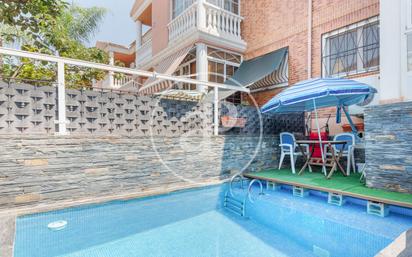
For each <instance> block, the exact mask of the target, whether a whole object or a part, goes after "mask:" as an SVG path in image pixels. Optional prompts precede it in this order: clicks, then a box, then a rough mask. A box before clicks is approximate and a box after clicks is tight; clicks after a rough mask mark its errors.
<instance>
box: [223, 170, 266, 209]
mask: <svg viewBox="0 0 412 257" xmlns="http://www.w3.org/2000/svg"><path fill="white" fill-rule="evenodd" d="M236 178H240V188H241V189H242V191H244V186H243V182H244V180H245V178H244V177H243V176H242V174H236V175H234V176H233V177H232V178H231V179H230V183H229V190H227V191H226V193H225V198H224V201H223V206H224V207H225V208H226V209H227V210H228V211H230V212H232V213H235V214H237V215H239V216H241V217H246V201H247V200H249V201H250V202H251V203H253V202H254V201H255V200H254V199H253V197H252V186H253V184H254V183H258V184H259V187H260V192H259V195H263V185H262V182H261V181H260V180H258V179H253V180H251V181H250V183H249V186H248V189H247V191H246V194H244V196H243V198H242V199H238V198H237V197H236V196H235V194H234V193H233V182H234V180H235V179H236Z"/></svg>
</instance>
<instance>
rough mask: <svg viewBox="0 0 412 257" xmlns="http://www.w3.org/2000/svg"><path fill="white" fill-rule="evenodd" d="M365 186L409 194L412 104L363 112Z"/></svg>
mask: <svg viewBox="0 0 412 257" xmlns="http://www.w3.org/2000/svg"><path fill="white" fill-rule="evenodd" d="M365 148H366V149H365V159H366V163H367V168H366V184H367V186H369V187H376V188H383V189H387V190H392V191H399V192H408V193H412V102H403V103H395V104H387V105H380V106H371V107H368V108H367V109H366V110H365Z"/></svg>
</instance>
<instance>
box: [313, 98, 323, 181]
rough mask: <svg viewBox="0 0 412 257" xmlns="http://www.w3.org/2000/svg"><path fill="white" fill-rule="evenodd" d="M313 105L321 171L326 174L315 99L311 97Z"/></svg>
mask: <svg viewBox="0 0 412 257" xmlns="http://www.w3.org/2000/svg"><path fill="white" fill-rule="evenodd" d="M313 107H314V109H315V121H316V127H317V128H318V137H319V142H320V143H319V146H320V153H321V155H322V172H323V174H324V175H325V176H326V168H325V156H324V153H323V145H322V136H321V134H320V126H319V120H318V110H317V108H316V100H315V99H313Z"/></svg>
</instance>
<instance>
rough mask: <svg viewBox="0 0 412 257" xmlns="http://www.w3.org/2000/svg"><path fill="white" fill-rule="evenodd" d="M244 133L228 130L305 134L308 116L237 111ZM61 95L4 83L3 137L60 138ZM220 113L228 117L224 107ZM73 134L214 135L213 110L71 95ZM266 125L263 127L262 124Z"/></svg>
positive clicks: (0, 99) (0, 96)
mask: <svg viewBox="0 0 412 257" xmlns="http://www.w3.org/2000/svg"><path fill="white" fill-rule="evenodd" d="M233 107H234V108H236V115H237V117H243V118H245V119H246V126H245V127H244V128H233V129H230V130H227V129H224V128H222V130H221V132H222V133H223V134H242V135H245V134H246V135H257V134H259V133H260V126H262V128H263V134H266V135H276V134H279V133H280V132H283V131H289V132H300V133H303V132H304V116H303V114H296V115H295V114H292V115H268V114H265V115H262V116H259V114H258V110H257V109H256V108H255V107H250V106H233ZM57 113H58V110H57V90H56V88H55V87H48V86H43V87H34V86H31V85H28V84H10V85H9V84H6V83H4V82H0V135H1V134H7V135H14V134H21V135H23V134H43V135H46V134H48V135H51V134H54V133H55V132H56V125H55V120H57ZM220 113H221V114H222V115H226V114H227V113H228V110H227V108H226V107H225V105H224V104H223V105H221V108H220ZM66 118H67V122H68V124H67V130H68V132H69V133H70V134H71V135H128V136H178V135H182V134H187V133H190V134H191V135H204V134H206V135H211V134H212V131H213V124H212V120H213V105H212V104H211V103H203V102H200V103H196V102H189V101H178V100H170V99H160V98H156V97H148V96H136V95H133V94H120V93H113V92H98V91H81V90H73V89H67V90H66ZM260 119H262V123H260Z"/></svg>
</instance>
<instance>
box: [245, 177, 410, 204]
mask: <svg viewBox="0 0 412 257" xmlns="http://www.w3.org/2000/svg"><path fill="white" fill-rule="evenodd" d="M245 177H247V178H252V179H253V178H256V179H260V180H265V181H272V182H276V183H279V184H287V185H293V186H299V187H303V188H307V189H314V190H319V191H325V192H332V193H338V194H342V195H346V196H352V197H357V198H361V199H365V200H371V201H376V202H382V203H387V204H392V205H398V206H404V207H408V208H412V194H406V193H398V192H390V191H386V190H383V189H374V188H368V187H366V186H365V185H364V184H363V183H361V182H360V181H359V179H360V174H358V173H356V174H351V175H350V176H349V177H345V176H343V175H342V174H341V173H339V172H335V174H334V175H333V176H332V178H331V179H326V178H325V176H323V174H322V173H321V172H312V173H311V172H308V171H305V172H304V173H303V174H302V175H297V174H293V173H292V171H291V170H289V169H280V170H278V169H269V170H264V171H260V172H254V173H247V174H245Z"/></svg>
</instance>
